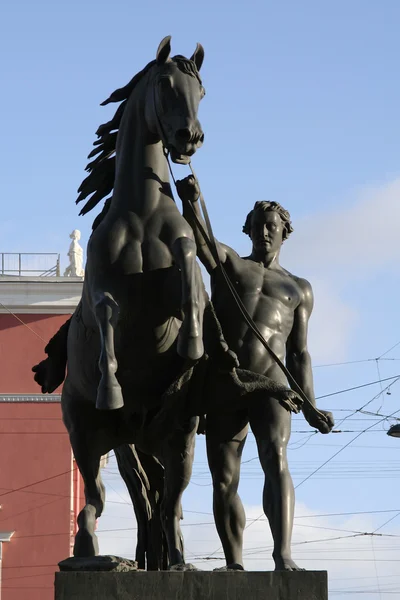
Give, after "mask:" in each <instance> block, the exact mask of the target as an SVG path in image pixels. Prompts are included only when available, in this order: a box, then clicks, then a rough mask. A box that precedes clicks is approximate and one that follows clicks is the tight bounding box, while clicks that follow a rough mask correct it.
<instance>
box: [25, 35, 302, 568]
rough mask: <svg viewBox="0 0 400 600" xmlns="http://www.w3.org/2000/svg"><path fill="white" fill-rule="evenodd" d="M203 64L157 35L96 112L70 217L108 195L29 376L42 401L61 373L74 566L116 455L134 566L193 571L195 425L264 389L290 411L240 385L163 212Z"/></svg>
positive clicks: (190, 256)
mask: <svg viewBox="0 0 400 600" xmlns="http://www.w3.org/2000/svg"><path fill="white" fill-rule="evenodd" d="M203 58H204V50H203V48H202V46H201V45H200V44H198V45H197V47H196V50H195V52H194V54H193V56H192V57H191V58H190V59H187V58H185V57H183V56H180V55H178V56H175V57H173V58H170V37H167V38H165V39H164V40H162V42H161V43H160V45H159V48H158V51H157V54H156V59H155V60H153V61H151V62H150V63H149V64H148V65H147V66H146V67H145V68H144V69H143V70H142V71H140V72H139V73H138V74H137V75H136V76H135V77H134V78H133V79H132V80H131V81H130V82H129V83H128V84H127V85H126V86H125V87H123V88H120V89H118V90H116V91H115V92H114V93H113V94H112V95H111V96H110V98H109V99H108V100H106V101H105V102H104V103H103V104H107V103H108V102H121V104H120V106H119V108H118V110H117V112H116V113H115V116H114V117H113V118H112V119H111V121H109V122H108V123H106V124H105V125H101V126H100V127H99V129H98V131H97V134H98V137H99V139H98V140H97V141H96V142H95V146H96V148H95V149H94V150H93V151H92V152H91V153H90V154H89V157H90V158H93V157H96V158H94V159H93V160H92V162H90V163H89V165H88V166H87V171H89V175H88V177H87V178H86V179H85V180H84V182H83V183H82V185H81V187H80V189H79V192H80V195H79V197H78V200H77V202H80V201H82V200H84V199H87V198H88V197H89V199H87V201H86V204H85V206H84V208H83V209H82V210H81V213H80V214H85V213H87V212H88V211H89V210H91V209H92V208H93V207H94V206H96V205H97V204H98V202H100V200H102V199H103V198H104V197H105V196H107V195H108V194H109V193H110V192H112V195H111V196H110V197H109V198H108V199H107V200H106V202H105V205H104V208H103V210H102V212H101V213H100V214H99V215H98V217H97V218H96V220H95V222H94V225H93V233H92V235H91V238H90V240H89V244H88V249H87V264H86V270H85V279H84V285H83V292H82V299H81V302H80V304H79V305H78V307H77V309H76V310H75V312H74V314H73V316H72V317H71V319H69V320H68V322H67V323H66V324H65V325H64V326H63V327H62V328H61V329H60V331H59V332H58V333H57V334H56V335H55V336H54V338H53V340H51V342H50V343H49V344H48V346H47V347H46V352H47V354H48V359H46V360H44V361H42V362H41V363H39V365H36V366H35V367H33V370H34V371H35V380H36V381H37V382H38V383H39V384H40V385H41V386H42V392H43V393H51V391H52V390H54V389H55V388H56V387H57V386H58V385H60V383H62V381H63V379H64V375H65V369H66V366H67V375H66V378H65V383H64V387H63V391H62V400H61V402H62V411H63V419H64V423H65V425H66V427H67V430H68V432H69V437H70V442H71V446H72V449H73V452H74V455H75V459H76V462H77V465H78V468H79V471H80V473H81V475H82V478H83V481H84V486H85V501H86V504H85V506H84V508H83V509H82V511H81V512H80V513H79V515H78V532H77V534H76V537H75V545H74V556H76V557H91V556H95V555H97V554H98V542H97V537H96V535H95V528H96V520H97V519H98V518H99V517H100V516H101V514H102V511H103V508H104V500H105V493H104V492H105V490H104V485H103V483H102V480H101V475H100V459H101V457H102V456H103V455H104V454H106V453H107V452H109V451H110V450H112V449H115V452H116V455H117V459H118V465H119V469H120V472H121V474H122V476H123V478H124V480H125V482H126V483H127V486H128V489H129V492H130V495H131V498H132V501H133V504H134V508H135V513H136V517H137V520H138V545H137V559H138V563H139V567H140V568H144V567H145V563H146V561H147V568H148V569H157V568H165V567H166V566H167V564H168V565H169V566H170V568H171V567H172V568H173V567H175V568H179V569H186V568H189V569H190V568H192V567H191V565H185V561H184V553H183V538H182V534H181V530H180V525H179V521H180V519H181V517H182V507H181V499H182V494H183V492H184V490H185V488H186V487H187V485H188V483H189V479H190V476H191V470H192V463H193V455H194V445H195V435H196V432H197V431H198V427H199V421H200V416H201V415H203V414H205V413H206V412H207V410H208V409H210V410H214V409H215V406H216V405H217V404H218V399H221V404H223V405H224V407H223V409H224V410H225V411H226V398H229V404H232V406H233V404H234V402H239V403H240V405H242V404H243V405H246V403H247V402H248V401H250V396H251V395H253V397H254V399H256V400H257V398H260V394H261V397H262V394H264V393H265V390H266V389H269V390H270V393H273V395H275V396H276V398H277V399H279V400H280V401H282V402H287V401H289V404H290V401H291V399H293V398H294V397H295V396H296V394H295V393H294V392H292V391H290V390H289V389H288V388H286V387H284V386H282V385H277V384H275V382H272V381H270V380H268V378H267V377H264V378H262V379H263V380H262V381H254V377H253V375H252V374H251V373H247V372H244V371H241V375H242V376H244V380H249V382H250V383H249V385H248V386H246V384H243V381H244V380H243V379H242V381H240V380H239V377H238V374H239V373H240V369H239V370H238V371H237V372H236V371H235V367H237V366H238V362H237V357H236V355H235V354H234V353H233V352H231V351H230V350H229V348H228V346H227V344H226V342H225V340H224V336H223V332H222V331H221V328H220V326H219V323H218V321H217V319H216V316H215V313H214V311H213V308H212V305H211V303H210V302H209V299H208V297H207V294H206V292H205V288H204V284H203V281H202V278H201V274H200V269H199V267H198V265H197V263H196V244H195V241H194V235H193V231H192V229H191V227H190V225H189V223H188V222H187V221H186V220H185V218H184V217H183V216H182V215H181V213H180V212H179V210H178V208H177V206H176V204H175V202H174V200H173V196H172V192H171V187H170V183H169V173H168V163H167V152H168V153H169V154H170V156H171V159H172V160H173V162H175V163H178V164H188V163H189V162H190V156H191V155H193V154H194V152H195V151H196V150H197V148H199V147H200V146H201V144H202V142H203V138H204V135H203V132H202V130H201V126H200V123H199V121H198V119H197V111H198V106H199V102H200V100H201V98H202V97H203V96H204V93H205V91H204V88H203V86H202V83H201V79H200V75H199V71H200V68H201V65H202V62H203ZM203 318H204V334H205V335H204V340H203ZM203 341H204V343H203ZM204 346H205V348H206V355H205V354H204ZM203 357H204V359H203ZM207 358H208V359H211V360H207ZM221 369H222V371H221ZM218 373H226V374H227V373H230V375H228V376H227V375H220V374H218ZM249 377H250V379H249ZM257 377H258V376H257ZM235 394H236V400H234V398H235ZM214 398H216V401H215V402H214ZM288 409H292V408H288ZM128 444H130V446H129V445H128ZM146 487H147V492H146V490H145V488H146ZM160 496H162V498H161V502H160V501H159V497H160ZM150 521H153V522H154V523H155V527H152V526H149V523H150ZM160 524H161V526H162V531H161V528H160V526H159V525H160ZM164 540H166V546H167V550H168V557H167V559H168V560H166V558H165V555H164V553H163V544H164Z"/></svg>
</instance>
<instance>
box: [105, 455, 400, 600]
mask: <svg viewBox="0 0 400 600" xmlns="http://www.w3.org/2000/svg"><path fill="white" fill-rule="evenodd" d="M104 473H105V475H106V476H105V480H106V485H107V501H106V510H105V513H104V515H103V516H102V517H101V519H100V520H99V529H98V536H99V541H100V551H101V553H102V554H117V555H120V556H125V557H127V558H134V553H135V547H136V522H135V518H134V516H133V509H132V506H131V504H130V499H129V496H128V493H127V492H126V490H125V487H124V484H123V482H122V480H120V479H119V477H118V476H117V475H116V465H115V464H114V462H113V461H111V464H110V466H109V468H108V469H107V471H106V472H104ZM110 483H111V485H112V488H111V487H110ZM210 491H211V489H210ZM209 500H210V502H209V504H208V503H207V505H205V506H204V509H202V510H204V511H211V496H210V498H209ZM183 506H184V514H185V518H184V520H183V522H182V525H183V526H182V531H183V534H184V538H185V547H186V560H187V562H192V563H193V564H195V565H196V566H197V567H198V568H200V569H204V570H212V569H214V568H216V567H221V566H223V565H224V559H223V553H222V551H221V543H220V540H219V538H218V535H217V532H216V529H215V526H214V522H213V517H212V515H211V514H207V512H206V513H205V514H198V513H193V512H191V511H190V510H189V508H190V507H188V506H187V503H185V497H184V499H183ZM245 512H246V518H247V529H246V530H245V534H244V559H245V567H246V569H247V570H252V571H258V570H263V571H264V570H265V571H268V570H272V569H273V562H272V558H271V554H272V537H271V533H270V529H269V525H268V522H267V520H266V518H265V516H264V514H263V510H262V507H261V505H259V504H256V505H247V506H245ZM327 512H328V511H326V509H325V510H324V509H323V508H320V507H316V506H313V507H312V508H310V506H308V505H306V504H305V503H304V502H297V503H296V511H295V525H294V531H293V542H292V554H293V559H294V560H295V561H296V562H297V563H298V565H299V566H301V567H303V568H306V569H307V570H327V571H328V575H329V582H330V585H329V587H330V589H331V590H332V591H334V590H335V591H337V592H338V593H337V594H336V597H337V598H338V600H339V599H340V600H341V599H342V598H343V600H345V599H346V598H348V597H349V592H352V591H354V593H355V592H356V591H360V592H362V593H363V598H366V600H375V598H376V597H377V594H376V593H375V594H373V593H371V595H369V594H367V593H366V592H368V591H370V590H377V589H378V588H379V589H381V591H392V590H394V589H396V590H398V589H399V586H400V574H399V572H398V556H399V555H398V548H399V541H398V538H399V536H400V527H397V528H395V527H394V526H395V523H396V522H395V521H394V522H393V524H391V525H390V534H391V535H390V536H385V535H383V536H382V537H380V536H376V537H373V538H371V536H369V535H363V534H365V533H369V532H373V531H374V530H375V529H376V528H377V527H378V526H379V525H380V524H381V523H382V522H384V521H385V519H386V518H390V516H394V515H395V513H393V514H392V513H384V514H378V515H375V514H372V513H371V514H358V515H357V514H354V515H338V516H334V515H329V514H327V515H326V516H320V515H321V514H324V513H327ZM338 512H339V511H338ZM260 517H261V518H260ZM386 531H387V529H385V528H384V529H382V530H381V531H380V532H379V533H383V534H385V533H386ZM358 533H360V534H361V535H357V534H358ZM206 557H211V558H213V559H214V560H207V559H206ZM396 561H397V562H396ZM339 590H343V591H345V592H346V594H345V595H343V596H342V595H341V593H339Z"/></svg>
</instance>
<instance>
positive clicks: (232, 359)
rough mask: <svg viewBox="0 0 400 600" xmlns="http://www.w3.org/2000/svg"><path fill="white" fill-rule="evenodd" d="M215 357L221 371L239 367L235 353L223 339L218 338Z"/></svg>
mask: <svg viewBox="0 0 400 600" xmlns="http://www.w3.org/2000/svg"><path fill="white" fill-rule="evenodd" d="M215 358H216V361H217V365H218V367H219V368H220V369H222V371H232V370H233V369H235V368H237V367H239V360H238V357H237V356H236V353H235V352H233V350H230V349H229V346H228V344H227V343H226V342H225V340H220V342H219V345H218V349H217V353H216V357H215Z"/></svg>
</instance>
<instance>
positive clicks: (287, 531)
mask: <svg viewBox="0 0 400 600" xmlns="http://www.w3.org/2000/svg"><path fill="white" fill-rule="evenodd" d="M250 425H251V428H252V431H253V433H254V435H255V438H256V440H257V446H258V454H259V457H260V462H261V466H262V468H263V471H264V475H265V484H264V493H263V507H264V512H265V514H266V516H267V517H268V520H269V524H270V527H271V532H272V537H273V539H274V551H273V558H274V561H275V569H276V570H286V571H293V570H299V567H297V565H296V564H295V563H294V562H293V560H292V557H291V539H292V529H293V516H294V488H293V482H292V478H291V476H290V473H289V468H288V463H287V455H286V450H287V444H288V441H289V437H290V428H291V413H290V412H289V411H288V410H287V409H286V408H284V407H283V406H281V404H280V403H279V402H278V401H277V400H276V399H274V398H269V399H267V400H266V401H264V402H263V403H262V404H261V403H260V405H259V406H257V407H254V408H252V410H251V413H250Z"/></svg>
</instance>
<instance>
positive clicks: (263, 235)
mask: <svg viewBox="0 0 400 600" xmlns="http://www.w3.org/2000/svg"><path fill="white" fill-rule="evenodd" d="M292 231H293V227H292V224H291V221H290V214H289V212H288V211H287V210H285V209H284V208H283V206H281V205H280V204H278V202H270V201H266V200H263V201H260V202H256V203H255V205H254V208H253V210H252V211H250V212H249V214H248V215H247V218H246V222H245V224H244V226H243V233H246V234H247V235H248V236H249V237H250V239H251V241H252V242H253V247H254V248H255V249H256V250H264V251H267V252H275V251H277V250H279V248H280V247H281V245H282V243H283V242H284V241H285V240H286V239H287V238H288V237H289V235H290V234H291V233H292Z"/></svg>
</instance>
